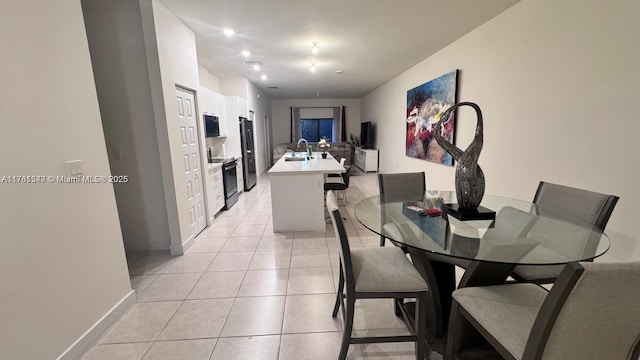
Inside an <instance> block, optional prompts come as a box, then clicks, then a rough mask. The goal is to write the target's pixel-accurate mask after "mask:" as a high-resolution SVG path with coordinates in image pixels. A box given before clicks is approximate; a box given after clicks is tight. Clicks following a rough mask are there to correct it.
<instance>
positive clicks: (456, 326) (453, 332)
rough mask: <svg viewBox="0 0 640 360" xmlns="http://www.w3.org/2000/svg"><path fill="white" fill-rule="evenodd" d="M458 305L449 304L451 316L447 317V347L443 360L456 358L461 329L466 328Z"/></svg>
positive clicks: (458, 350)
mask: <svg viewBox="0 0 640 360" xmlns="http://www.w3.org/2000/svg"><path fill="white" fill-rule="evenodd" d="M459 308H460V305H458V303H456V301H455V300H454V301H453V304H451V314H450V316H449V332H448V334H447V345H446V348H445V352H444V360H452V359H456V358H457V357H458V353H459V352H460V341H461V338H462V332H463V331H464V330H462V327H466V326H465V325H466V324H465V323H466V320H465V319H464V318H463V315H462V314H460V310H459Z"/></svg>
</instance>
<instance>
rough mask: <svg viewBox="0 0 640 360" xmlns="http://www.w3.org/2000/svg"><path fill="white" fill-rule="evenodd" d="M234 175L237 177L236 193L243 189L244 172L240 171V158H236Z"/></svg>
mask: <svg viewBox="0 0 640 360" xmlns="http://www.w3.org/2000/svg"><path fill="white" fill-rule="evenodd" d="M236 176H237V177H238V194H239V193H241V192H243V191H244V172H243V171H242V158H238V165H236Z"/></svg>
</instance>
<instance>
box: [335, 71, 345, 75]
mask: <svg viewBox="0 0 640 360" xmlns="http://www.w3.org/2000/svg"><path fill="white" fill-rule="evenodd" d="M342 73H344V71H342V70H336V74H338V75H341V74H342Z"/></svg>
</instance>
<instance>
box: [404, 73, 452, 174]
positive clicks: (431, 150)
mask: <svg viewBox="0 0 640 360" xmlns="http://www.w3.org/2000/svg"><path fill="white" fill-rule="evenodd" d="M458 73H459V70H454V71H452V72H450V73H447V74H444V75H442V76H440V77H438V78H435V79H433V80H431V81H429V82H426V83H424V84H422V85H420V86H417V87H415V88H413V89H411V90H409V91H407V113H406V126H407V132H406V139H407V140H406V155H407V156H409V157H413V158H417V159H423V160H427V161H431V162H435V163H438V164H443V165H449V166H453V158H452V157H451V155H450V154H449V153H447V152H446V151H445V150H444V149H443V148H442V147H441V146H440V145H438V143H437V142H436V139H435V135H434V131H435V130H434V129H435V124H436V123H437V122H438V120H439V119H440V117H439V114H441V113H443V112H444V111H445V110H447V109H448V108H450V107H451V106H453V105H454V104H455V103H456V102H457V101H458ZM441 131H442V136H443V137H444V138H445V139H447V140H448V141H449V142H450V143H451V144H454V131H455V114H454V115H453V116H452V117H451V118H450V120H449V121H448V122H447V123H445V124H443V126H442V130H441Z"/></svg>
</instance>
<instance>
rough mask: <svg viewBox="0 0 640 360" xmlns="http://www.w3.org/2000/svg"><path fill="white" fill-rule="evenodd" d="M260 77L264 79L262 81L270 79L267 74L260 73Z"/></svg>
mask: <svg viewBox="0 0 640 360" xmlns="http://www.w3.org/2000/svg"><path fill="white" fill-rule="evenodd" d="M260 79H262V81H267V79H268V77H267V74H262V75H260Z"/></svg>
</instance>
